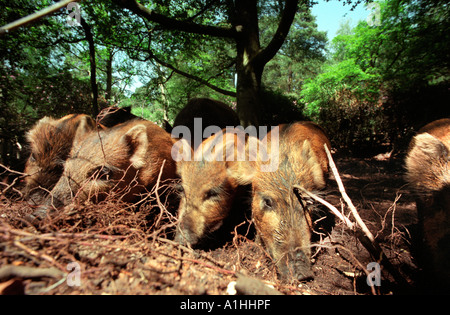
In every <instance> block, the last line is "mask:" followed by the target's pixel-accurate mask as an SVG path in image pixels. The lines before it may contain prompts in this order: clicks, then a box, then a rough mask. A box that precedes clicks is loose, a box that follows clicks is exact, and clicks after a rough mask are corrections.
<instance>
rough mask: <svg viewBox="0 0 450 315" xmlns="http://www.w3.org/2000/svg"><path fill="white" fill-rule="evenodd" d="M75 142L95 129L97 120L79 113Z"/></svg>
mask: <svg viewBox="0 0 450 315" xmlns="http://www.w3.org/2000/svg"><path fill="white" fill-rule="evenodd" d="M78 116H79V117H78V122H77V127H76V131H75V136H74V140H73V142H74V143H77V142H80V141H82V140H83V139H84V138H85V137H86V136H87V135H88V134H89V133H90V132H91V131H93V130H95V128H96V127H95V121H94V120H93V119H92V118H91V117H90V116H88V115H78Z"/></svg>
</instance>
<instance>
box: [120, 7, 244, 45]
mask: <svg viewBox="0 0 450 315" xmlns="http://www.w3.org/2000/svg"><path fill="white" fill-rule="evenodd" d="M113 2H114V3H116V4H117V5H119V6H121V7H123V8H126V9H128V10H130V11H131V12H133V13H135V14H137V15H139V16H141V17H143V18H145V19H147V20H149V21H152V22H155V23H158V24H159V25H161V26H163V27H164V28H166V29H168V30H178V31H183V32H187V33H192V34H200V35H209V36H214V37H225V38H234V37H235V36H236V34H237V32H236V31H235V30H234V29H232V28H225V27H217V26H211V25H201V24H196V23H192V22H188V21H182V20H177V19H174V18H170V17H167V16H165V15H163V14H159V13H157V12H155V11H153V10H150V9H148V8H146V7H145V6H143V5H142V4H140V3H137V2H136V0H113Z"/></svg>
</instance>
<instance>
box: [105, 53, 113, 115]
mask: <svg viewBox="0 0 450 315" xmlns="http://www.w3.org/2000/svg"><path fill="white" fill-rule="evenodd" d="M113 56H114V53H113V49H112V48H111V47H108V60H106V91H105V99H106V102H107V103H108V106H109V105H110V102H111V97H112V62H113Z"/></svg>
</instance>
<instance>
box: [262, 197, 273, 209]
mask: <svg viewBox="0 0 450 315" xmlns="http://www.w3.org/2000/svg"><path fill="white" fill-rule="evenodd" d="M262 202H263V208H264V209H265V210H271V209H272V208H273V200H272V199H271V198H269V197H264V198H263V200H262Z"/></svg>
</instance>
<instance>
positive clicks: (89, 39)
mask: <svg viewBox="0 0 450 315" xmlns="http://www.w3.org/2000/svg"><path fill="white" fill-rule="evenodd" d="M80 23H81V27H82V28H83V31H84V35H85V36H86V40H87V42H88V44H89V64H90V66H91V71H90V72H91V93H92V94H91V96H92V115H93V116H94V117H97V115H98V113H99V109H98V88H97V65H96V63H95V44H94V37H93V36H92V32H91V27H90V26H89V25H88V24H87V23H86V20H85V19H83V17H81V19H80Z"/></svg>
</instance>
